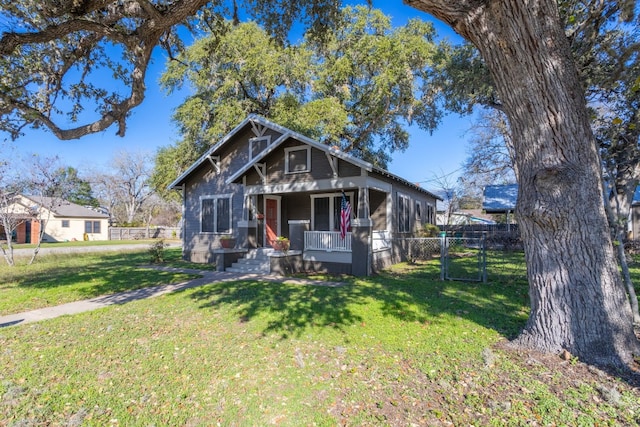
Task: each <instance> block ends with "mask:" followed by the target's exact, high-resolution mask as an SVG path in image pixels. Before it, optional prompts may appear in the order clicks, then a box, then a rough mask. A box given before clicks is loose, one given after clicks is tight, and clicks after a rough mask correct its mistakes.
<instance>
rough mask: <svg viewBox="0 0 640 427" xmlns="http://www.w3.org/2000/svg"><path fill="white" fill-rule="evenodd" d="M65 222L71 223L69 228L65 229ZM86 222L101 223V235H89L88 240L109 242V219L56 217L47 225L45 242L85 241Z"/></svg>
mask: <svg viewBox="0 0 640 427" xmlns="http://www.w3.org/2000/svg"><path fill="white" fill-rule="evenodd" d="M63 221H69V227H63V226H62V222H63ZM85 221H99V222H100V233H88V234H87V239H88V240H109V220H108V219H107V218H72V217H58V216H56V217H54V218H51V219H50V220H49V221H48V222H47V223H46V228H45V233H44V236H43V241H45V242H51V241H54V242H62V241H72V240H78V241H79V240H84V233H85Z"/></svg>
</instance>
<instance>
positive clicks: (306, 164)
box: [284, 146, 311, 173]
mask: <svg viewBox="0 0 640 427" xmlns="http://www.w3.org/2000/svg"><path fill="white" fill-rule="evenodd" d="M284 156H285V157H284V170H285V172H286V173H300V172H309V171H310V170H311V147H309V146H303V147H291V148H285V150H284Z"/></svg>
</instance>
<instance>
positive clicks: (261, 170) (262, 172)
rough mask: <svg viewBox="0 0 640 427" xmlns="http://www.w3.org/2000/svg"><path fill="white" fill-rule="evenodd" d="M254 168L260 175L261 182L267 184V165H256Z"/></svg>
mask: <svg viewBox="0 0 640 427" xmlns="http://www.w3.org/2000/svg"><path fill="white" fill-rule="evenodd" d="M253 168H254V169H255V170H256V172H257V173H258V175H260V180H261V181H262V183H263V184H266V183H267V176H266V175H267V165H266V163H254V164H253Z"/></svg>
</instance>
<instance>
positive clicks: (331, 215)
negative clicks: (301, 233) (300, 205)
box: [311, 192, 355, 231]
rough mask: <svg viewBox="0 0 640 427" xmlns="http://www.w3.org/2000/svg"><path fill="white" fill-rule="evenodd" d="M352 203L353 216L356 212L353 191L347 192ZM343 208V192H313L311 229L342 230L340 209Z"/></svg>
mask: <svg viewBox="0 0 640 427" xmlns="http://www.w3.org/2000/svg"><path fill="white" fill-rule="evenodd" d="M345 195H346V196H347V200H348V201H349V204H350V205H351V216H352V219H353V215H354V212H355V207H354V206H353V193H352V192H348V193H345ZM341 208H342V193H329V194H312V195H311V229H312V230H313V231H338V230H340V210H341Z"/></svg>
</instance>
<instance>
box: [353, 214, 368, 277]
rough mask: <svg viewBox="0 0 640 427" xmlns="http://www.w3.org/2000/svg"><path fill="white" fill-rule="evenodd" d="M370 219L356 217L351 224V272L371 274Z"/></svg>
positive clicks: (356, 274)
mask: <svg viewBox="0 0 640 427" xmlns="http://www.w3.org/2000/svg"><path fill="white" fill-rule="evenodd" d="M370 242H371V220H370V219H365V218H356V219H354V220H353V222H352V224H351V260H352V261H351V274H353V275H354V276H369V275H370V274H371V249H370Z"/></svg>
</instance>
